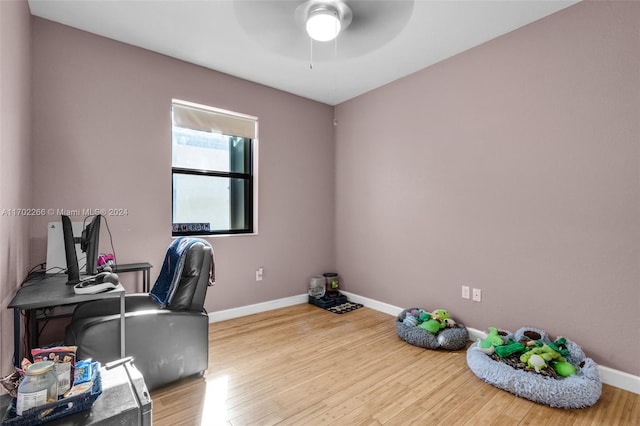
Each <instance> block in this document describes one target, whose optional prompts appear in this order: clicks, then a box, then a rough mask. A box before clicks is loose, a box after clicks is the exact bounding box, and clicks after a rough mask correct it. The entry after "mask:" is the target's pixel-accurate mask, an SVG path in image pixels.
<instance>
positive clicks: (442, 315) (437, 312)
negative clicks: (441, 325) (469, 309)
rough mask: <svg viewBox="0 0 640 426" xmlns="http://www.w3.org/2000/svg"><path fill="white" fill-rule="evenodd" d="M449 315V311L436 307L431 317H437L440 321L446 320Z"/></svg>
mask: <svg viewBox="0 0 640 426" xmlns="http://www.w3.org/2000/svg"><path fill="white" fill-rule="evenodd" d="M449 316H450V315H449V312H447V311H446V310H444V309H436V310H435V311H433V312H432V313H431V318H432V319H435V320H438V321H440V322H442V321H444V320H446V319H447V318H449Z"/></svg>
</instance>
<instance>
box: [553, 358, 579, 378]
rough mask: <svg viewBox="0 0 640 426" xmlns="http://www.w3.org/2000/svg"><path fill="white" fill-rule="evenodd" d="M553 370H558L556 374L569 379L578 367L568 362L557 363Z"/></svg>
mask: <svg viewBox="0 0 640 426" xmlns="http://www.w3.org/2000/svg"><path fill="white" fill-rule="evenodd" d="M553 368H554V370H556V373H558V374H559V375H560V376H562V377H569V376H571V375H572V374H575V372H576V367H574V366H573V365H571V364H569V363H568V362H566V361H559V362H556V363H555V364H554V365H553Z"/></svg>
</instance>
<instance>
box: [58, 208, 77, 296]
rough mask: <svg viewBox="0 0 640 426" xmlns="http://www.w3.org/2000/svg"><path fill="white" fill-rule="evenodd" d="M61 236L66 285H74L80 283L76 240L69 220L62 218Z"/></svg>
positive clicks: (66, 217) (65, 217)
mask: <svg viewBox="0 0 640 426" xmlns="http://www.w3.org/2000/svg"><path fill="white" fill-rule="evenodd" d="M62 235H63V238H64V255H65V257H66V258H67V277H68V280H67V284H68V285H75V284H78V283H79V282H80V268H79V267H78V256H77V255H76V239H75V238H74V236H73V228H72V226H71V218H69V216H62Z"/></svg>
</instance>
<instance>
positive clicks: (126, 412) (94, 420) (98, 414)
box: [0, 358, 153, 426]
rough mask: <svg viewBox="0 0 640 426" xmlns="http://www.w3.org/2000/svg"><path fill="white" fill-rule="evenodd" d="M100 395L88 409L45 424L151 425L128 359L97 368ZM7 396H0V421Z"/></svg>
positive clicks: (148, 405) (146, 399)
mask: <svg viewBox="0 0 640 426" xmlns="http://www.w3.org/2000/svg"><path fill="white" fill-rule="evenodd" d="M100 376H101V379H102V394H101V395H100V396H99V397H98V399H96V401H95V402H94V403H93V405H92V406H91V408H89V409H87V410H85V411H81V412H79V413H76V414H71V415H69V416H66V417H62V418H60V419H58V420H53V421H52V422H49V423H46V424H47V425H51V426H63V425H64V426H80V425H82V426H86V425H116V424H117V425H131V426H133V425H140V426H151V423H152V411H153V401H151V397H150V396H149V391H148V390H147V386H146V384H145V382H144V378H143V377H142V374H141V373H140V371H139V370H138V369H137V368H136V367H135V366H134V365H133V364H132V363H131V358H125V359H121V360H119V361H114V362H111V363H109V364H107V365H105V366H102V367H101V368H100ZM11 399H12V398H11V397H10V396H9V395H7V394H5V395H2V396H0V420H1V419H2V416H3V415H4V414H5V413H6V411H7V408H8V407H9V404H11Z"/></svg>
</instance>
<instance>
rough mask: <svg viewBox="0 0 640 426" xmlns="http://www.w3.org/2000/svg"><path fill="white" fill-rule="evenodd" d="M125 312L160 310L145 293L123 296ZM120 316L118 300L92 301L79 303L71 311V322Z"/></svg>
mask: <svg viewBox="0 0 640 426" xmlns="http://www.w3.org/2000/svg"><path fill="white" fill-rule="evenodd" d="M124 305H125V312H136V311H147V310H153V309H160V306H159V305H158V304H157V303H155V302H154V301H153V300H152V299H151V297H150V296H149V295H148V294H147V293H134V294H126V295H125V296H124ZM116 314H118V315H119V314H120V298H119V297H118V298H112V299H101V300H93V301H90V302H84V303H80V304H79V305H78V306H76V309H75V310H74V311H73V318H72V321H73V320H80V319H82V318H91V317H103V316H108V315H116Z"/></svg>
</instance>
